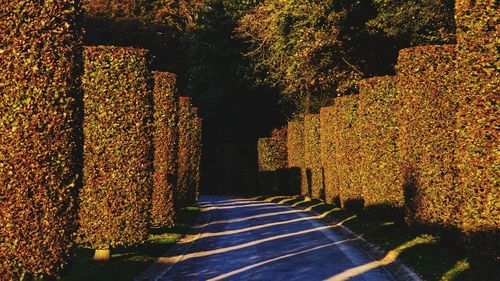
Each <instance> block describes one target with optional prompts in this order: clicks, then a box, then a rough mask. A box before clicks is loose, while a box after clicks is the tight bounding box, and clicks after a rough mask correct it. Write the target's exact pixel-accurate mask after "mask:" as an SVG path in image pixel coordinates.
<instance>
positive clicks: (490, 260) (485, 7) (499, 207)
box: [456, 0, 500, 280]
mask: <svg viewBox="0 0 500 281" xmlns="http://www.w3.org/2000/svg"><path fill="white" fill-rule="evenodd" d="M456 5H457V6H456V23H457V37H458V40H457V41H458V45H457V47H456V49H457V60H458V62H457V69H458V71H459V72H458V76H457V77H458V81H457V82H458V83H457V88H458V89H457V92H458V94H457V98H458V102H459V111H458V114H457V132H458V139H457V144H458V146H457V149H456V157H457V164H458V182H459V185H460V189H461V192H462V196H461V197H462V198H463V207H462V210H461V212H460V214H461V217H462V225H461V227H462V230H463V231H464V232H465V233H466V234H467V238H468V239H467V240H468V242H469V246H470V247H469V249H470V258H471V263H472V265H473V267H472V268H473V269H475V273H474V276H476V277H477V280H493V279H495V278H497V277H498V276H497V275H498V274H496V275H495V273H496V272H498V264H499V263H500V239H499V237H500V192H499V188H498V178H499V176H498V174H499V170H500V160H499V159H500V157H499V153H498V151H500V147H499V143H500V142H499V133H498V132H499V129H498V124H499V123H500V120H499V116H500V112H499V106H498V101H499V100H500V92H499V89H500V71H499V68H500V64H499V58H500V53H499V52H500V41H499V39H498V38H500V17H499V14H500V3H499V2H498V1H486V0H478V1H464V0H457V1H456Z"/></svg>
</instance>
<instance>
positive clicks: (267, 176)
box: [257, 130, 290, 194]
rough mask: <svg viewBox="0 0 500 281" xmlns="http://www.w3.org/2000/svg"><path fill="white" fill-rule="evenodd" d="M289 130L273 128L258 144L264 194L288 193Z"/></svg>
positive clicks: (260, 186) (261, 187) (260, 175)
mask: <svg viewBox="0 0 500 281" xmlns="http://www.w3.org/2000/svg"><path fill="white" fill-rule="evenodd" d="M287 134H288V132H287V130H273V132H272V134H271V136H270V137H267V138H260V139H259V140H258V142H257V145H258V163H259V188H260V192H263V193H264V194H288V193H289V192H290V187H289V185H290V178H289V174H288V170H287V167H288V149H287V139H288V137H287Z"/></svg>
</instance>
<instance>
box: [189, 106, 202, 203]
mask: <svg viewBox="0 0 500 281" xmlns="http://www.w3.org/2000/svg"><path fill="white" fill-rule="evenodd" d="M188 135H189V144H188V145H189V159H190V160H189V168H188V175H189V176H188V180H189V183H188V197H187V203H188V204H193V203H195V202H196V200H197V196H198V195H197V194H198V190H197V188H198V185H199V179H200V173H199V172H200V167H199V161H198V158H199V157H200V156H201V155H200V153H201V150H200V148H199V146H200V144H201V143H200V142H201V140H200V139H199V136H198V108H196V107H194V105H192V104H191V108H190V114H189V125H188Z"/></svg>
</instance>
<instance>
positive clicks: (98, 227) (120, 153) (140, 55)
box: [78, 46, 153, 250]
mask: <svg viewBox="0 0 500 281" xmlns="http://www.w3.org/2000/svg"><path fill="white" fill-rule="evenodd" d="M84 62H85V73H84V75H83V78H82V88H83V90H84V95H85V96H84V107H85V117H84V126H83V131H84V135H85V141H84V177H83V180H84V186H83V188H82V190H81V191H80V198H79V205H80V212H79V223H80V229H79V233H78V241H79V242H80V243H81V244H82V245H84V246H87V247H90V248H93V249H96V250H106V249H110V248H114V247H118V246H129V245H133V244H139V243H142V242H144V241H145V240H146V239H147V238H148V226H149V216H148V215H149V212H150V200H151V191H152V171H153V146H152V144H153V130H152V129H153V126H152V120H153V114H152V111H153V108H152V105H153V104H152V100H153V95H152V87H151V85H150V73H149V72H148V70H147V67H148V59H147V51H146V50H142V49H133V48H119V47H105V46H98V47H87V48H86V49H85V52H84Z"/></svg>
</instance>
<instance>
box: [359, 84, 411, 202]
mask: <svg viewBox="0 0 500 281" xmlns="http://www.w3.org/2000/svg"><path fill="white" fill-rule="evenodd" d="M395 82H396V80H395V77H390V76H385V77H375V78H370V79H366V80H363V81H361V82H360V93H359V109H358V118H359V137H360V141H361V147H360V149H361V150H360V157H361V159H362V161H361V165H360V170H359V176H360V180H361V186H362V191H363V193H362V194H363V199H364V203H365V206H366V207H368V206H379V207H390V208H402V207H403V205H404V192H403V182H402V174H401V168H400V162H399V153H398V150H397V140H398V136H399V128H398V121H397V114H396V112H397V107H398V102H399V99H398V91H397V90H396V83H395Z"/></svg>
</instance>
